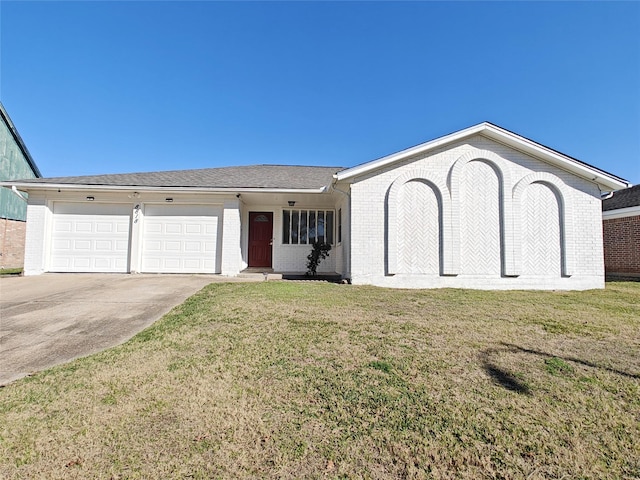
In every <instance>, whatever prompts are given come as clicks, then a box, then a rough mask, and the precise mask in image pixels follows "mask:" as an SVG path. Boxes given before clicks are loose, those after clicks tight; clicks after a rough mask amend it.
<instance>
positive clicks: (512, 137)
mask: <svg viewBox="0 0 640 480" xmlns="http://www.w3.org/2000/svg"><path fill="white" fill-rule="evenodd" d="M476 134H481V135H484V136H485V137H488V138H490V139H492V140H495V141H498V142H500V143H502V144H504V145H508V146H510V147H512V148H515V149H517V150H519V151H521V152H523V153H526V154H529V155H532V156H535V157H536V158H539V159H541V160H544V161H546V162H547V163H550V164H552V165H555V166H557V167H559V168H562V169H564V170H567V171H569V172H571V173H574V174H576V175H578V176H580V177H582V178H585V179H587V180H589V181H591V182H594V183H597V184H598V185H599V186H601V187H604V190H617V189H620V188H625V187H627V186H629V184H628V183H626V182H625V181H624V180H622V179H619V178H617V177H614V176H613V175H610V174H607V173H605V172H602V171H600V170H598V169H596V168H595V167H590V166H587V165H583V164H581V163H579V162H577V161H576V160H574V159H572V158H571V157H568V156H566V155H563V154H561V153H559V152H556V151H554V150H552V149H550V148H547V147H545V146H543V145H540V144H538V143H536V142H534V141H531V140H529V139H527V138H524V137H521V136H520V135H517V134H515V133H512V132H509V131H507V130H503V129H502V128H499V127H497V126H495V125H492V124H490V123H487V122H484V123H480V124H478V125H475V126H473V127H469V128H465V129H464V130H460V131H458V132H455V133H452V134H449V135H445V136H444V137H440V138H437V139H435V140H431V141H429V142H426V143H423V144H421V145H417V146H415V147H411V148H408V149H406V150H402V151H400V152H397V153H394V154H391V155H387V156H386V157H382V158H379V159H378V160H373V161H372V162H367V163H363V164H361V165H358V166H355V167H353V168H349V169H346V170H342V171H341V172H338V173H336V174H334V178H335V179H336V180H338V181H340V180H347V179H350V178H353V177H356V176H358V175H362V174H365V173H368V172H370V171H372V170H375V169H378V168H381V167H383V166H386V165H389V164H391V163H394V162H397V161H399V160H403V159H406V158H408V157H411V156H413V155H417V154H420V153H425V152H428V151H430V150H434V149H436V148H439V147H442V146H443V145H445V144H448V143H453V142H456V141H459V140H462V139H463V138H467V137H470V136H473V135H476Z"/></svg>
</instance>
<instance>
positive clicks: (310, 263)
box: [307, 242, 331, 276]
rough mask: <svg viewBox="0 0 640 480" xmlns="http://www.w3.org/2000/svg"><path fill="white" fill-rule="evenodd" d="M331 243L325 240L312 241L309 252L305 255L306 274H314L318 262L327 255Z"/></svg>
mask: <svg viewBox="0 0 640 480" xmlns="http://www.w3.org/2000/svg"><path fill="white" fill-rule="evenodd" d="M329 250H331V245H329V244H328V243H325V242H313V247H312V248H311V253H310V254H309V255H307V276H315V275H316V274H317V273H316V271H317V270H318V265H320V262H321V261H322V260H324V259H325V258H327V257H328V256H329Z"/></svg>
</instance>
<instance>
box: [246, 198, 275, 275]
mask: <svg viewBox="0 0 640 480" xmlns="http://www.w3.org/2000/svg"><path fill="white" fill-rule="evenodd" d="M254 214H267V215H269V216H270V217H271V236H270V238H271V240H270V246H271V253H270V255H269V266H255V265H251V231H252V223H253V222H252V221H251V217H252V215H254ZM247 220H248V224H249V228H248V232H247V266H248V267H249V268H273V244H274V241H275V237H274V233H273V232H274V229H275V214H274V212H273V211H269V210H250V211H249V212H247Z"/></svg>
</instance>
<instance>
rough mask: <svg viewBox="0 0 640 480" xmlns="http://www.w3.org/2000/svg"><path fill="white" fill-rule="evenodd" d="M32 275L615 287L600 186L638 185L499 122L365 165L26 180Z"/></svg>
mask: <svg viewBox="0 0 640 480" xmlns="http://www.w3.org/2000/svg"><path fill="white" fill-rule="evenodd" d="M12 185H16V186H18V187H19V188H20V189H22V190H26V191H28V192H29V208H28V223H27V245H26V254H25V274H26V275H36V274H40V273H43V272H49V271H65V272H66V271H70V272H79V271H93V272H122V273H126V272H130V273H136V272H157V273H218V274H222V275H228V276H235V275H238V274H239V273H240V272H241V271H242V270H244V269H246V268H247V267H255V268H257V269H265V270H273V271H275V272H293V273H300V272H304V271H305V270H306V267H305V263H306V256H307V255H308V253H309V251H310V248H311V246H310V244H311V243H312V242H313V240H322V241H326V242H328V243H331V244H332V245H333V248H332V250H331V254H330V256H329V258H328V259H327V260H325V261H324V262H322V263H321V264H320V269H319V270H318V271H319V272H336V273H338V274H340V275H341V276H342V277H344V278H349V279H351V280H352V281H353V283H357V284H373V285H380V286H391V287H418V288H433V287H462V288H496V289H532V288H533V289H587V288H601V287H603V285H604V268H603V247H602V223H601V202H600V197H601V192H603V191H611V190H615V189H619V188H622V187H624V186H626V185H627V182H626V181H624V180H623V179H620V178H618V177H616V176H614V175H612V174H609V173H607V172H604V171H602V170H600V169H598V168H595V167H593V166H590V165H587V164H585V163H582V162H580V161H578V160H576V159H574V158H571V157H569V156H566V155H564V154H562V153H559V152H557V151H555V150H552V149H550V148H547V147H545V146H543V145H540V144H537V143H535V142H533V141H531V140H528V139H526V138H524V137H521V136H519V135H517V134H514V133H512V132H509V131H507V130H504V129H502V128H500V127H497V126H495V125H493V124H490V123H482V124H479V125H476V126H473V127H470V128H467V129H465V130H461V131H458V132H455V133H453V134H451V135H447V136H445V137H441V138H438V139H436V140H433V141H430V142H427V143H424V144H421V145H418V146H416V147H412V148H410V149H407V150H404V151H402V152H398V153H395V154H393V155H390V156H387V157H384V158H381V159H378V160H374V161H372V162H368V163H365V164H362V165H358V166H356V167H353V168H347V169H343V168H338V167H335V168H333V167H296V166H276V165H258V166H249V167H227V168H215V169H203V170H186V171H174V172H152V173H140V174H121V175H100V176H89V177H63V178H48V179H34V180H25V181H19V182H12Z"/></svg>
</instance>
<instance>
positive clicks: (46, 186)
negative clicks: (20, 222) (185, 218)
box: [0, 182, 327, 195]
mask: <svg viewBox="0 0 640 480" xmlns="http://www.w3.org/2000/svg"><path fill="white" fill-rule="evenodd" d="M0 186H4V187H13V186H15V187H17V188H21V189H23V190H26V191H36V190H40V191H43V190H58V189H59V190H66V191H75V190H102V191H105V192H109V191H114V192H121V191H126V192H163V193H184V192H188V193H217V194H224V195H228V194H230V193H325V192H326V191H327V187H326V186H324V187H319V188H246V187H242V188H231V187H228V188H219V187H146V186H128V185H82V184H69V183H29V182H24V183H16V182H0Z"/></svg>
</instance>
